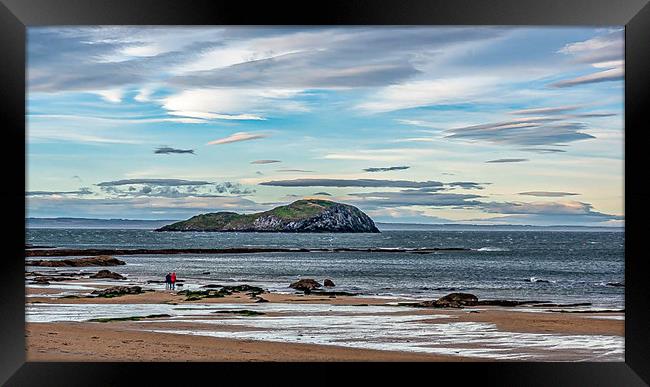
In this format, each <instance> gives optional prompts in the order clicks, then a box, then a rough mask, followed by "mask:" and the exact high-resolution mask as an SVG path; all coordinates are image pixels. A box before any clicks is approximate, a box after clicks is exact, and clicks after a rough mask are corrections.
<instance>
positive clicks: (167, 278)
mask: <svg viewBox="0 0 650 387" xmlns="http://www.w3.org/2000/svg"><path fill="white" fill-rule="evenodd" d="M171 288H172V275H171V273H167V275H166V276H165V289H171Z"/></svg>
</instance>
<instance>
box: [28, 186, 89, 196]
mask: <svg viewBox="0 0 650 387" xmlns="http://www.w3.org/2000/svg"><path fill="white" fill-rule="evenodd" d="M92 194H93V192H92V191H91V190H90V188H87V187H82V188H79V189H78V190H77V191H28V192H25V196H62V195H92Z"/></svg>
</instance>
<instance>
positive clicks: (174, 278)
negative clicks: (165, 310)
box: [171, 272, 176, 290]
mask: <svg viewBox="0 0 650 387" xmlns="http://www.w3.org/2000/svg"><path fill="white" fill-rule="evenodd" d="M171 280H172V290H173V289H176V272H173V273H172V278H171Z"/></svg>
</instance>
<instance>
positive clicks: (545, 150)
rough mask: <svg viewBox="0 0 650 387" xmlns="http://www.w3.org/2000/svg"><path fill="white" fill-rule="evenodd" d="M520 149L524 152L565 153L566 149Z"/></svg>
mask: <svg viewBox="0 0 650 387" xmlns="http://www.w3.org/2000/svg"><path fill="white" fill-rule="evenodd" d="M519 150H520V151H524V152H535V153H565V152H566V150H564V149H554V148H521V149H519Z"/></svg>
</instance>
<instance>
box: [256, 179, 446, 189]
mask: <svg viewBox="0 0 650 387" xmlns="http://www.w3.org/2000/svg"><path fill="white" fill-rule="evenodd" d="M259 184H260V185H267V186H275V187H400V188H422V187H439V186H442V185H443V183H441V182H439V181H408V180H376V179H293V180H272V181H265V182H262V183H259Z"/></svg>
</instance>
